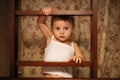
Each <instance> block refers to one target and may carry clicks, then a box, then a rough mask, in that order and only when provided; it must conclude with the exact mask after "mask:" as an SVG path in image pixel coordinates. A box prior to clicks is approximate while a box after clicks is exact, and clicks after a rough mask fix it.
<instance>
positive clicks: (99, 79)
mask: <svg viewBox="0 0 120 80" xmlns="http://www.w3.org/2000/svg"><path fill="white" fill-rule="evenodd" d="M0 80H119V78H93V79H89V78H9V77H0Z"/></svg>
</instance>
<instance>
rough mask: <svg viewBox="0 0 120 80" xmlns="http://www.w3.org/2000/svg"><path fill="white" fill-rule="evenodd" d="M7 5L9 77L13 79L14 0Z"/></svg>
mask: <svg viewBox="0 0 120 80" xmlns="http://www.w3.org/2000/svg"><path fill="white" fill-rule="evenodd" d="M9 3H10V15H9V16H10V17H9V30H10V31H9V38H10V42H9V43H10V44H9V47H10V48H9V49H10V53H9V54H10V55H9V59H10V77H14V0H9Z"/></svg>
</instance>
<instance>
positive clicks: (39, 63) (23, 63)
mask: <svg viewBox="0 0 120 80" xmlns="http://www.w3.org/2000/svg"><path fill="white" fill-rule="evenodd" d="M16 64H17V65H18V66H82V67H84V66H92V64H91V62H90V61H89V62H88V61H84V62H82V63H75V62H43V61H18V62H17V63H16Z"/></svg>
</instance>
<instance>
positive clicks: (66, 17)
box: [51, 15, 74, 28]
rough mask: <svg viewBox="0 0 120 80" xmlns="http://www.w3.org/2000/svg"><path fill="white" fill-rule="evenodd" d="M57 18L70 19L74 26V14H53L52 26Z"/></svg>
mask: <svg viewBox="0 0 120 80" xmlns="http://www.w3.org/2000/svg"><path fill="white" fill-rule="evenodd" d="M56 20H64V21H68V22H70V23H71V24H72V26H73V28H74V17H73V16H69V15H55V16H52V19H51V27H52V26H53V23H54V21H56Z"/></svg>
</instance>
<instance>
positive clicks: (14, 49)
mask: <svg viewBox="0 0 120 80" xmlns="http://www.w3.org/2000/svg"><path fill="white" fill-rule="evenodd" d="M19 3H20V0H18V1H17V0H10V23H9V24H10V27H9V28H10V76H11V77H13V78H17V77H18V66H58V65H59V66H83V67H84V66H89V67H90V68H91V78H97V0H91V5H92V6H91V7H92V9H91V10H88V11H79V10H58V11H56V12H53V13H51V14H50V15H75V16H91V23H92V25H91V53H92V55H91V56H92V57H91V61H84V62H82V63H81V64H79V63H73V62H67V63H66V62H43V61H18V59H17V57H18V54H17V53H18V28H17V25H18V17H19V16H36V15H43V13H42V12H40V11H21V10H19V8H18V7H17V6H18V5H19ZM16 7H17V8H16ZM24 79H25V78H24ZM29 79H30V78H29ZM34 79H36V80H38V78H34ZM39 79H40V80H42V79H44V80H48V78H47V79H46V78H39ZM50 80H53V79H50ZM55 80H56V79H55ZM58 80H61V79H58ZM63 80H65V79H63ZM68 80H77V79H68ZM81 80H85V79H81Z"/></svg>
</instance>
